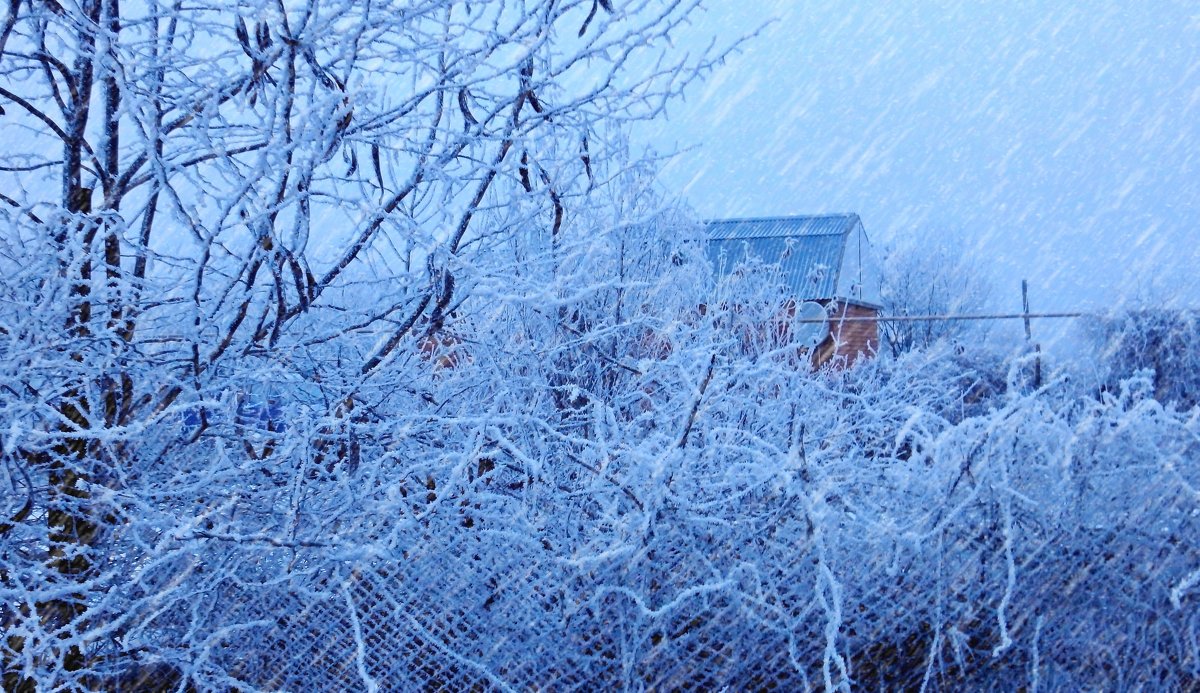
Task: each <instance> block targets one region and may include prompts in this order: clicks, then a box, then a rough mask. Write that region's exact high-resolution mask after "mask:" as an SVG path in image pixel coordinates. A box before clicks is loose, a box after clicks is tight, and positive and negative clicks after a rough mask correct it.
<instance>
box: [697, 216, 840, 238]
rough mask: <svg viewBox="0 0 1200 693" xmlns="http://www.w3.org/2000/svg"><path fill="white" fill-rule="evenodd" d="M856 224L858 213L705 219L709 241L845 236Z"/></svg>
mask: <svg viewBox="0 0 1200 693" xmlns="http://www.w3.org/2000/svg"><path fill="white" fill-rule="evenodd" d="M857 223H858V215H857V214H824V215H821V216H803V217H764V218H761V219H720V220H713V221H707V222H705V224H704V226H705V228H706V229H707V230H708V237H709V238H710V239H712V240H732V239H735V238H737V239H742V238H794V237H800V236H829V235H839V234H840V235H845V234H847V233H849V232H850V231H851V230H853V229H854V225H855V224H857Z"/></svg>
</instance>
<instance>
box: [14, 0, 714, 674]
mask: <svg viewBox="0 0 1200 693" xmlns="http://www.w3.org/2000/svg"><path fill="white" fill-rule="evenodd" d="M697 4H698V3H697V2H694V1H693V0H633V1H632V2H627V3H622V4H621V6H620V7H619V8H617V7H614V5H613V4H612V3H609V2H607V0H582V1H581V0H571V1H567V2H562V1H559V0H539V1H538V2H532V3H531V2H510V1H507V0H497V1H493V2H472V1H465V2H464V1H462V0H432V1H430V2H416V3H414V2H407V1H399V2H388V1H384V2H374V1H371V2H336V1H334V2H327V1H325V0H309V1H307V2H303V1H302V2H260V3H253V2H252V3H228V2H223V1H221V0H218V1H216V2H200V3H178V2H154V1H139V2H130V1H126V2H118V0H85V1H84V2H81V3H65V4H60V3H57V2H49V3H39V2H33V3H10V4H9V6H8V7H7V11H6V13H5V14H4V15H3V20H2V23H0V106H2V107H3V113H2V115H0V119H2V120H0V123H2V124H3V128H4V130H3V131H4V134H5V140H6V142H7V144H6V146H5V148H4V152H3V154H0V181H2V182H0V203H2V205H3V215H4V217H3V221H2V222H0V223H2V224H3V232H2V234H0V253H2V255H0V262H2V263H3V268H2V274H3V280H2V281H3V294H4V296H5V300H4V304H3V306H2V307H0V310H2V311H3V315H2V316H0V326H2V331H0V336H2V337H3V340H4V344H3V346H2V347H0V352H2V354H3V369H4V372H3V376H4V377H3V388H4V391H5V393H6V394H5V399H4V404H3V425H2V427H3V429H4V431H5V432H4V433H3V434H2V435H3V450H4V455H5V467H4V468H5V475H6V476H5V483H6V492H7V495H6V498H7V499H9V500H7V501H6V507H5V510H6V512H7V513H8V514H7V515H6V516H5V518H4V522H3V524H0V534H2V535H3V539H4V544H3V547H4V548H3V557H2V561H3V563H2V565H0V578H2V580H3V590H4V592H3V594H4V597H3V605H2V607H0V608H2V609H3V614H2V615H3V621H4V630H5V633H6V639H5V641H4V643H3V644H0V663H2V666H3V670H4V671H3V676H4V685H5V687H6V688H11V687H23V686H30V685H34V684H35V683H36V684H37V685H38V686H39V687H45V688H47V689H52V688H53V689H59V688H77V687H94V686H106V685H110V684H111V683H112V682H113V681H114V680H116V679H114V678H113V677H117V678H120V677H122V676H127V675H129V672H130V671H134V670H136V666H135V665H136V664H137V662H138V661H140V660H141V659H146V660H147V661H148V662H162V661H164V658H165V660H166V661H171V662H176V663H179V662H187V663H188V665H189V667H190V668H189V669H187V671H188V672H189V673H188V674H187V676H188V677H189V678H190V680H192V681H194V682H202V681H207V683H203V684H202V685H205V686H220V685H225V684H222V683H220V682H221V681H227V680H232V679H224V678H221V677H222V676H232V675H233V674H230V673H228V670H227V669H222V668H221V667H220V666H218V665H217V664H212V663H211V655H212V652H211V651H210V650H209V649H205V648H212V647H214V646H217V644H218V640H219V639H218V640H211V641H208V640H204V638H206V637H209V636H207V635H205V636H202V637H201V638H200V639H199V640H188V639H187V638H184V639H182V640H180V639H177V638H176V639H172V637H173V636H167V635H163V633H165V632H168V631H170V630H171V628H173V627H174V625H172V624H178V623H179V622H178V621H177V620H176V621H171V620H170V619H168V618H167V617H165V616H163V614H172V613H173V608H174V607H173V604H180V605H183V604H186V603H188V602H189V601H190V600H194V599H196V596H197V595H198V594H201V593H203V592H204V590H206V589H209V590H211V589H213V586H214V585H218V584H221V581H222V580H225V579H232V578H231V576H232V575H234V574H236V579H238V580H248V579H260V580H269V579H273V578H272V576H274V575H277V574H280V572H281V571H282V572H283V573H286V572H287V571H289V570H293V569H297V564H296V561H297V560H298V559H297V558H296V556H295V555H293V557H292V559H291V561H290V562H288V561H284V562H282V563H277V562H276V561H277V560H282V559H278V557H277V556H276V554H277V553H278V552H277V551H276V550H277V549H280V548H288V549H289V550H291V551H292V552H293V554H294V553H295V551H297V550H298V549H299V547H304V546H316V545H321V546H325V545H328V544H336V543H337V541H336V540H333V539H331V538H330V537H331V536H337V532H336V531H334V529H336V528H337V527H338V526H339V523H341V524H342V525H344V523H345V520H344V519H342V520H339V519H338V517H339V513H338V512H334V511H333V509H335V508H338V507H340V508H341V509H342V511H341V512H342V513H344V512H352V513H353V512H356V513H359V514H358V515H354V517H355V518H356V521H358V522H362V521H366V520H365V518H366V517H367V516H366V515H365V514H363V513H366V512H367V509H366V508H365V507H364V506H363V505H361V504H362V503H363V502H367V501H366V499H365V498H364V497H363V496H362V495H361V489H364V488H369V487H370V484H372V483H380V482H378V480H379V479H381V478H388V479H389V480H390V482H391V485H389V486H388V488H391V489H392V491H391V492H392V493H395V492H396V489H397V488H401V487H402V488H407V487H403V486H397V484H401V485H402V484H407V483H409V482H410V481H412V482H413V483H418V484H425V483H428V484H430V485H435V484H438V483H443V482H444V478H442V477H439V475H444V474H445V473H447V469H448V467H447V465H449V468H450V469H451V470H454V469H459V467H455V466H454V465H452V464H450V463H448V462H447V461H446V456H447V455H452V454H463V455H467V454H468V452H469V451H466V450H464V451H460V453H450V452H447V451H445V450H444V449H445V448H446V447H447V446H448V444H449V441H458V442H460V443H461V444H462V445H467V446H468V447H469V446H476V448H477V449H475V450H474V452H479V453H480V454H478V455H475V458H473V459H472V461H471V462H470V464H472V465H482V464H483V462H482V461H481V459H483V458H484V457H485V456H486V455H487V454H492V448H494V447H495V446H497V445H499V443H497V442H495V441H494V440H492V441H491V442H484V438H479V437H475V438H472V435H474V436H480V435H483V432H484V431H486V430H487V427H486V425H485V424H484V423H482V422H484V421H487V419H482V418H481V419H479V422H480V423H478V425H477V426H476V425H475V424H472V425H467V424H466V423H465V422H463V420H461V419H459V420H458V424H454V423H445V422H444V420H445V418H446V417H449V418H450V419H451V420H453V419H454V417H455V416H457V415H459V414H461V413H462V412H461V408H460V407H461V406H465V405H466V404H468V403H469V404H470V405H472V406H480V407H483V408H484V409H486V408H487V407H488V406H495V407H500V408H501V409H503V410H506V411H509V410H511V409H513V408H515V407H516V406H517V404H516V401H503V397H502V396H501V393H500V392H498V390H497V389H498V388H499V389H502V383H503V382H504V381H503V380H502V379H501V378H499V377H496V378H495V379H492V380H487V379H486V378H480V377H475V379H474V380H472V382H471V384H472V387H470V388H467V389H459V390H458V391H455V390H453V389H450V383H453V384H455V385H456V386H457V385H459V384H461V381H462V378H460V377H459V375H458V373H456V372H455V371H454V369H453V368H452V367H451V368H447V367H446V366H447V365H451V366H453V364H455V363H458V364H465V363H468V362H469V363H471V364H472V365H473V369H472V372H477V369H483V368H485V367H486V365H487V364H501V363H504V367H505V368H512V367H513V366H512V365H511V363H510V362H508V355H507V354H505V353H504V350H505V349H509V348H520V347H518V346H516V345H521V344H522V342H521V341H520V340H521V339H526V340H527V341H525V342H524V343H523V344H524V346H525V347H530V349H531V351H530V353H531V354H538V349H540V348H542V347H541V346H539V345H540V344H541V343H542V340H549V341H548V342H547V346H552V347H554V348H556V349H557V348H559V347H558V346H557V345H558V344H559V342H565V341H566V340H567V339H568V338H567V337H566V336H564V335H565V334H570V333H571V330H576V331H579V330H582V329H585V328H586V327H587V325H585V324H577V320H578V318H577V317H576V314H577V313H580V312H581V309H580V308H577V307H574V305H573V304H575V303H579V302H581V298H580V297H579V296H578V295H569V294H566V293H564V292H565V291H566V287H567V284H564V282H565V281H567V280H565V279H563V276H564V275H569V274H571V273H578V272H581V271H584V270H581V269H580V268H579V265H580V263H579V262H578V260H576V259H573V258H576V257H577V256H579V254H580V253H586V252H587V243H588V242H593V241H594V242H595V243H598V244H600V245H603V244H604V243H606V242H607V241H606V239H607V238H608V236H609V235H611V233H609V232H610V231H612V232H615V230H616V229H618V228H621V227H622V225H627V224H629V223H633V222H635V221H639V220H638V219H636V218H634V217H632V216H629V215H623V214H621V213H618V212H612V213H611V214H610V216H611V218H610V219H608V220H607V221H604V222H601V221H599V220H598V219H597V218H595V215H596V214H600V212H599V211H597V210H599V209H600V207H601V205H600V204H599V203H598V202H596V200H597V199H599V196H598V194H597V193H598V191H602V190H611V189H613V188H614V187H617V186H618V185H619V181H618V179H619V177H620V176H621V175H622V171H623V170H624V169H623V167H624V163H623V162H626V161H629V159H628V158H627V157H626V156H625V148H624V144H623V142H622V141H621V140H620V138H619V137H617V136H616V135H617V134H619V132H620V131H621V124H622V123H623V122H625V121H629V120H633V119H638V118H646V117H650V116H653V115H655V114H656V113H658V112H659V111H660V109H661V108H662V105H663V103H664V100H665V99H667V98H668V97H670V96H671V95H672V94H676V93H678V92H679V90H680V89H682V87H683V86H684V85H685V84H687V83H688V82H689V81H690V80H691V79H693V78H695V77H696V76H697V75H698V73H699V72H700V71H701V70H702V69H703V68H704V67H705V66H706V65H707V64H708V62H709V61H710V60H711V59H713V58H714V57H716V56H715V54H707V53H706V54H700V55H691V56H687V55H682V56H674V55H671V54H670V53H668V52H666V51H665V47H666V42H667V38H668V37H669V35H670V34H671V32H672V31H673V30H674V29H675V28H676V27H677V26H678V25H679V24H680V23H681V22H684V21H685V20H686V19H687V17H688V16H689V14H690V13H691V12H693V11H694V10H695V9H696V5H697ZM589 234H594V238H593V239H589V238H588V235H589ZM526 260H528V261H529V262H528V264H526V265H522V264H518V263H520V262H525V261H526ZM525 270H528V272H529V273H528V274H523V273H522V272H523V271H525ZM587 271H594V270H593V269H588V270H587ZM603 271H604V272H607V271H609V268H604V270H603ZM608 276H609V275H604V277H602V280H604V278H606V277H608ZM615 276H616V277H617V278H618V279H620V278H621V275H620V273H619V272H618V273H617V274H616V275H615ZM593 278H594V277H593ZM626 279H627V278H626ZM629 281H631V280H629ZM629 281H625V283H629ZM617 283H618V284H620V283H621V281H618V282H617ZM579 290H583V291H587V290H588V289H586V288H584V287H580V288H579ZM512 292H515V293H512ZM497 296H499V297H500V298H499V299H498V300H495V299H496V297H497ZM508 299H512V300H508ZM638 300H639V301H642V302H644V300H645V299H638ZM634 303H635V305H634V306H633V311H634V312H636V311H638V310H640V309H641V308H642V306H641V305H640V304H638V303H637V302H636V301H635V302H634ZM522 311H524V314H523V315H521V316H520V318H521V319H522V320H525V321H526V322H528V321H535V322H536V320H535V318H534V317H531V315H532V316H536V318H537V319H542V320H545V321H546V325H539V329H540V330H541V331H540V332H539V331H537V330H533V329H525V328H524V327H522V328H521V329H517V328H516V327H515V326H514V325H515V323H513V322H511V320H512V318H510V317H509V316H510V315H511V314H515V313H521V312H522ZM505 320H509V322H504V321H505ZM547 325H548V326H547ZM489 330H494V331H495V334H494V335H492V334H489V332H488V331H489ZM546 330H549V333H547V332H546ZM548 334H550V335H552V336H553V339H551V338H550V337H548V336H547V335H548ZM554 340H558V341H554ZM584 341H587V338H585V339H584ZM454 349H457V350H458V353H457V354H451V355H449V356H448V355H447V354H446V353H444V352H446V351H447V350H454ZM622 357H624V355H622ZM535 358H540V356H536V357H535ZM610 358H611V360H612V361H613V362H614V363H615V362H616V358H617V357H616V356H615V355H614V356H612V357H610ZM548 365H551V366H553V367H554V368H558V369H559V370H563V371H570V370H571V367H568V366H566V365H559V364H558V361H557V357H547V358H546V360H544V361H539V362H538V363H535V364H533V365H532V366H531V367H538V368H541V367H546V366H548ZM464 372H465V369H464ZM506 375H514V376H516V375H523V374H522V373H511V372H510V373H508V374H506ZM559 375H563V374H561V373H560V374H559ZM569 381H570V378H567V377H565V376H564V381H563V383H562V384H561V387H560V390H561V392H562V393H565V394H563V395H562V401H561V402H557V403H556V408H559V409H561V408H562V407H563V406H564V403H570V402H572V401H574V400H575V399H576V398H575V397H574V396H573V394H572V392H571V388H572V387H576V386H575V385H572V384H571V383H570V382H569ZM481 383H482V385H481ZM556 392H558V391H556ZM558 396H559V395H556V397H558ZM456 398H463V400H462V401H461V402H459V401H456ZM467 398H473V399H469V401H468V399H467ZM488 398H494V399H493V400H492V401H491V402H490V403H489V402H488ZM450 412H452V413H450ZM389 417H395V418H389ZM404 417H408V418H407V419H406V418H404ZM385 422H386V425H385ZM455 425H461V426H464V427H466V429H467V431H465V432H463V433H462V436H465V437H464V438H461V439H460V438H456V437H455V436H456V434H455V433H454V431H453V430H452V429H453V427H454V426H455ZM384 429H386V430H384ZM488 439H489V440H491V439H490V438H488ZM468 441H469V442H468ZM405 445H408V446H409V447H407V448H406V447H404V446H405ZM413 445H415V446H416V447H415V448H413V447H412V446H413ZM414 450H421V451H424V452H415V453H414ZM437 450H441V451H442V452H435V451H437ZM394 456H402V457H403V459H404V465H401V466H402V469H397V468H396V467H389V466H388V465H387V464H385V462H386V460H388V459H394ZM435 460H436V461H435ZM463 460H464V461H463V462H462V463H461V464H462V465H466V464H467V462H466V461H465V460H466V457H464V458H463ZM456 464H457V463H456ZM435 472H436V473H435ZM449 473H450V474H451V476H453V474H454V473H457V472H454V471H451V472H449ZM351 477H353V478H354V479H355V483H354V484H352V485H351V486H352V487H348V486H346V481H345V480H346V479H348V478H351ZM339 480H341V481H339ZM363 484H366V486H363ZM316 486H319V487H321V488H322V489H324V490H321V491H317V490H316V489H315V487H316ZM339 488H340V490H337V491H333V490H331V489H339ZM404 493H407V491H404ZM434 493H435V492H434V491H433V490H432V486H431V489H430V490H429V494H430V495H434ZM350 509H353V510H350ZM329 523H332V527H331V525H330V524H329ZM363 531H367V530H363ZM379 531H392V530H379ZM363 536H364V535H361V534H359V535H356V540H362V539H363ZM221 547H226V548H227V549H228V551H232V552H233V553H229V552H226V553H222V549H221ZM235 547H240V548H236V549H235ZM247 547H251V548H247ZM253 547H262V548H264V549H266V550H267V551H268V553H271V556H272V558H271V559H270V560H267V559H264V560H263V561H262V562H252V563H246V562H245V561H244V560H239V561H235V562H234V563H236V564H238V565H233V564H228V563H226V562H227V561H229V560H231V559H230V558H229V557H230V556H233V555H234V554H235V553H236V552H237V551H245V550H249V551H251V552H252V553H253V551H254V550H255V549H254V548H253ZM197 556H204V558H195V557H197ZM250 565H253V568H250V567H249V566H250ZM229 571H232V572H229ZM246 571H248V572H246ZM249 573H253V575H250V574H249ZM205 586H207V587H205ZM33 594H37V595H41V596H37V597H32V596H28V595H33ZM180 608H183V607H182V606H181V607H180ZM173 617H174V616H172V618H173ZM156 619H166V621H165V622H164V623H159V622H158V621H156ZM205 624H208V625H211V627H212V628H215V629H217V630H220V629H221V628H234V629H235V630H236V629H237V628H239V627H241V626H238V625H236V624H230V623H216V625H212V624H211V622H208V621H204V619H203V618H198V620H194V621H193V624H192V625H193V626H194V628H193V630H192V631H187V629H186V627H184V626H180V627H183V628H184V631H180V633H183V632H193V633H195V632H208V631H205V630H204V627H205ZM196 628H199V629H200V630H199V631H196V630H195V629H196ZM177 635H179V634H178V633H177ZM180 637H182V636H181V635H180ZM188 637H191V636H188ZM164 643H168V644H166V645H164ZM206 643H207V644H206ZM163 647H166V648H167V649H168V650H170V651H173V652H175V654H174V655H164V650H163ZM197 648H199V649H197ZM147 653H149V654H147ZM131 667H134V668H132V669H131ZM206 667H208V668H206ZM203 676H211V677H215V678H208V679H204V678H203ZM251 678H252V677H251ZM239 685H240V684H239Z"/></svg>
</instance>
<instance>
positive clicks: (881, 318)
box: [793, 313, 1091, 324]
mask: <svg viewBox="0 0 1200 693" xmlns="http://www.w3.org/2000/svg"><path fill="white" fill-rule="evenodd" d="M1088 315H1091V313H991V314H987V313H976V314H968V315H876V316H870V317H840V316H837V315H834V316H830V317H828V318H816V319H800V320H794V321H793V322H797V323H811V324H821V323H825V322H839V323H841V322H931V321H938V320H1017V319H1020V320H1023V319H1025V318H1082V317H1084V316H1088Z"/></svg>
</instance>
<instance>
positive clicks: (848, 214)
mask: <svg viewBox="0 0 1200 693" xmlns="http://www.w3.org/2000/svg"><path fill="white" fill-rule="evenodd" d="M857 216H858V213H857V212H836V213H827V214H783V215H779V216H771V217H729V218H726V219H704V220H702V222H701V223H703V224H725V223H733V222H738V223H745V222H754V221H794V220H797V219H849V218H851V217H857Z"/></svg>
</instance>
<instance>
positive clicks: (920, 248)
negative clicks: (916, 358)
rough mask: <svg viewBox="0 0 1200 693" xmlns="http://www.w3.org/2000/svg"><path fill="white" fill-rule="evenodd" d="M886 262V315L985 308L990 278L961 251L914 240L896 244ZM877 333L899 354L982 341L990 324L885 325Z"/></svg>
mask: <svg viewBox="0 0 1200 693" xmlns="http://www.w3.org/2000/svg"><path fill="white" fill-rule="evenodd" d="M882 264H883V282H882V283H883V286H882V289H881V297H882V299H883V312H884V314H885V315H889V316H921V315H930V316H941V315H956V314H962V313H977V312H980V311H981V309H983V308H984V307H986V304H987V301H988V297H989V294H990V291H991V289H990V285H989V283H988V281H987V279H986V278H985V277H984V276H983V275H982V274H981V272H980V268H979V267H977V266H975V265H974V264H973V263H972V262H971V261H970V260H968V259H965V258H964V256H963V255H962V252H961V250H956V249H952V248H951V246H949V245H946V244H921V243H920V242H919V241H913V242H911V243H909V244H908V245H903V246H895V247H892V248H889V249H888V250H887V251H886V252H885V254H884V257H883V262H882ZM879 331H880V335H881V336H882V337H883V341H884V343H885V345H886V348H887V350H888V352H889V353H891V355H892V356H899V355H900V354H902V353H905V352H908V351H912V350H914V349H928V348H930V347H932V346H933V345H934V344H937V343H938V342H945V341H955V340H959V341H961V340H964V339H968V338H970V339H972V341H978V340H980V339H982V338H983V336H984V335H985V334H986V326H985V325H983V324H981V323H979V322H969V321H957V320H932V321H885V322H881V323H879Z"/></svg>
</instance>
